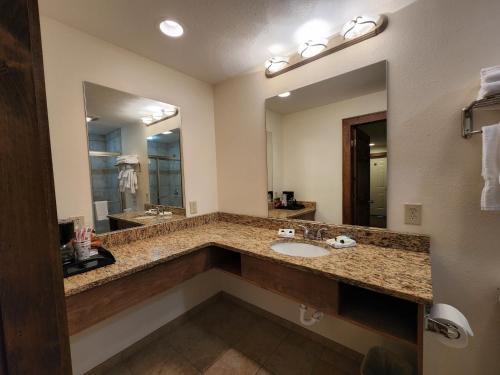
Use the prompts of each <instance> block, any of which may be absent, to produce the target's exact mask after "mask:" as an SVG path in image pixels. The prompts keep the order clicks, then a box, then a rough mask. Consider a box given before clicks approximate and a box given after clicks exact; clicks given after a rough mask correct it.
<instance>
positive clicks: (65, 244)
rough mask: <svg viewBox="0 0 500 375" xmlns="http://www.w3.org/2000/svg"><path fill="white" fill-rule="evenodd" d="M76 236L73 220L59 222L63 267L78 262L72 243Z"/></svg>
mask: <svg viewBox="0 0 500 375" xmlns="http://www.w3.org/2000/svg"><path fill="white" fill-rule="evenodd" d="M74 235H75V223H74V222H73V220H69V219H68V220H59V250H60V251H61V259H62V263H63V265H64V264H70V263H74V262H75V260H76V258H75V249H74V248H73V243H72V242H73V241H72V240H73V238H74Z"/></svg>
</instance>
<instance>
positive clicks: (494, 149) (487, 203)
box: [481, 124, 500, 211]
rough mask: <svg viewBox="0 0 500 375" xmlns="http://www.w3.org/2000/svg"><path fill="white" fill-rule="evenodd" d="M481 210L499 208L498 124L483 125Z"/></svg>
mask: <svg viewBox="0 0 500 375" xmlns="http://www.w3.org/2000/svg"><path fill="white" fill-rule="evenodd" d="M482 176H483V178H484V188H483V192H482V194H481V210H485V211H497V210H500V124H496V125H490V126H483V170H482Z"/></svg>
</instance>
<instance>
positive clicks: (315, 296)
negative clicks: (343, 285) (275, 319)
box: [241, 255, 338, 315]
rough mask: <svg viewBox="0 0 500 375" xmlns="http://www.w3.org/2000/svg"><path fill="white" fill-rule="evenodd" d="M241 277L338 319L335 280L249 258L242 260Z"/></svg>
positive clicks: (242, 258)
mask: <svg viewBox="0 0 500 375" xmlns="http://www.w3.org/2000/svg"><path fill="white" fill-rule="evenodd" d="M241 276H242V277H243V278H244V279H246V280H248V281H250V282H252V283H254V284H257V285H258V286H260V287H261V288H263V289H267V290H271V291H273V292H276V293H278V294H281V295H283V296H285V297H288V298H292V299H294V300H296V301H297V302H299V303H304V304H306V305H308V306H311V307H314V308H316V309H318V310H320V311H322V312H324V313H326V314H330V315H337V300H338V283H337V282H336V281H335V280H331V279H328V278H326V277H322V276H319V275H315V274H313V273H309V272H304V271H300V270H297V269H294V268H291V267H287V266H283V265H281V264H277V263H273V262H270V261H268V260H262V259H258V258H254V257H251V256H248V255H242V257H241Z"/></svg>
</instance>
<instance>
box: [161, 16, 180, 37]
mask: <svg viewBox="0 0 500 375" xmlns="http://www.w3.org/2000/svg"><path fill="white" fill-rule="evenodd" d="M160 30H161V32H162V33H163V34H165V35H167V36H170V37H172V38H178V37H180V36H181V35H182V34H184V28H183V27H182V26H181V25H180V23H179V22H176V21H173V20H165V21H162V22H160Z"/></svg>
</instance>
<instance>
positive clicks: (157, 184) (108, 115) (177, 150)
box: [84, 82, 185, 233]
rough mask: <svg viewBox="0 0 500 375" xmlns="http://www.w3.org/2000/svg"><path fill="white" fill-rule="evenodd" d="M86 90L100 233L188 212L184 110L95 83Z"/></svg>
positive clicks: (94, 205) (95, 210) (95, 209)
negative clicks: (182, 119) (182, 124)
mask: <svg viewBox="0 0 500 375" xmlns="http://www.w3.org/2000/svg"><path fill="white" fill-rule="evenodd" d="M84 91H85V111H86V122H87V134H88V148H89V149H88V152H89V163H90V176H91V189H92V208H93V214H94V215H93V216H94V217H93V219H94V227H95V230H96V232H97V233H104V232H109V231H113V230H118V229H126V228H129V227H134V226H142V225H148V224H155V223H158V222H161V221H164V220H171V219H173V218H177V217H179V216H185V211H184V209H183V207H184V194H183V178H182V175H183V173H182V147H181V128H180V127H181V116H180V110H179V108H178V107H176V106H174V105H171V104H167V103H162V102H159V101H156V100H153V99H148V98H142V97H139V96H136V95H133V94H129V93H126V92H123V91H119V90H115V89H112V88H109V87H104V86H101V85H97V84H95V83H90V82H84ZM154 206H159V207H154ZM151 208H154V209H156V211H154V210H151Z"/></svg>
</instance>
